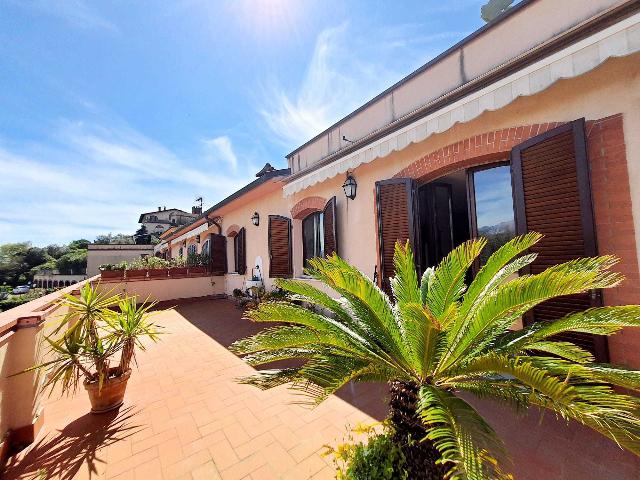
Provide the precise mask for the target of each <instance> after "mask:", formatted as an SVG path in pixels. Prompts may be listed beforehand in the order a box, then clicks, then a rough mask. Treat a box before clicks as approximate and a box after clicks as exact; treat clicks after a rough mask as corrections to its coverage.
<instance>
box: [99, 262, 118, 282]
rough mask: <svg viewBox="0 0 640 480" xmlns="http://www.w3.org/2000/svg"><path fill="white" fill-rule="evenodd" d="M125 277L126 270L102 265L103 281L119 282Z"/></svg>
mask: <svg viewBox="0 0 640 480" xmlns="http://www.w3.org/2000/svg"><path fill="white" fill-rule="evenodd" d="M123 277H124V269H123V268H119V267H116V266H115V265H110V264H105V265H100V278H101V279H103V280H116V279H117V280H119V279H122V278H123Z"/></svg>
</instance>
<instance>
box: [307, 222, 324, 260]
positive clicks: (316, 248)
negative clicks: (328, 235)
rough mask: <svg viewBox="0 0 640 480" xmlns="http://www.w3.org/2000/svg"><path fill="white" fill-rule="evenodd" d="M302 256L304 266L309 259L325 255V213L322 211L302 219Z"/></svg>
mask: <svg viewBox="0 0 640 480" xmlns="http://www.w3.org/2000/svg"><path fill="white" fill-rule="evenodd" d="M302 256H303V261H304V267H305V268H307V267H308V266H309V260H311V259H312V258H315V257H323V256H324V215H323V214H322V212H316V213H312V214H311V215H309V216H307V217H306V218H305V219H304V220H302Z"/></svg>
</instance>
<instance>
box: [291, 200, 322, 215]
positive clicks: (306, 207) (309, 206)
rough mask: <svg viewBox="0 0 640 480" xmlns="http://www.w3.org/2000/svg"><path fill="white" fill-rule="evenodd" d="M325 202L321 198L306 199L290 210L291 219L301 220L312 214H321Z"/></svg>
mask: <svg viewBox="0 0 640 480" xmlns="http://www.w3.org/2000/svg"><path fill="white" fill-rule="evenodd" d="M326 204H327V200H326V199H325V198H322V197H306V198H303V199H302V200H300V201H299V202H298V203H296V204H295V205H294V206H293V208H292V209H291V217H292V218H295V219H297V220H302V219H303V218H304V217H306V216H307V215H309V214H310V213H313V212H321V211H322V210H323V209H324V207H325V205H326Z"/></svg>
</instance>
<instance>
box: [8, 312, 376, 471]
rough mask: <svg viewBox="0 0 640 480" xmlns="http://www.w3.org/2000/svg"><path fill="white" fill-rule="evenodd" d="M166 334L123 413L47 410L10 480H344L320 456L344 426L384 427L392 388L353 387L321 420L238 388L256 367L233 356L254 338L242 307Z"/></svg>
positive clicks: (56, 405) (173, 322)
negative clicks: (237, 346)
mask: <svg viewBox="0 0 640 480" xmlns="http://www.w3.org/2000/svg"><path fill="white" fill-rule="evenodd" d="M156 321H157V322H158V323H160V324H161V325H163V326H164V327H165V328H166V332H167V335H164V336H163V338H162V341H161V342H160V343H158V344H155V345H152V346H151V347H150V348H149V349H148V350H147V352H140V353H139V355H138V362H139V369H138V371H134V374H133V375H132V377H131V380H130V381H129V385H128V389H127V396H126V400H125V404H124V405H123V407H121V408H120V410H119V411H118V412H114V413H112V414H103V415H92V414H90V413H88V411H89V403H88V399H87V397H86V395H85V392H84V391H79V392H78V394H77V395H76V396H75V397H64V398H55V397H52V398H51V399H49V400H47V401H46V402H45V411H46V413H45V425H44V428H43V431H42V432H41V433H40V436H39V438H38V439H37V440H36V442H35V443H34V444H33V445H32V446H31V447H30V448H28V449H27V450H25V451H23V452H21V454H20V455H18V456H17V457H14V458H13V459H12V460H11V461H10V462H9V466H8V470H7V471H6V472H5V477H4V478H6V479H18V478H20V479H39V478H43V479H44V478H47V479H49V478H52V479H53V478H61V479H76V478H95V479H118V480H125V479H144V480H155V479H174V478H175V479H191V478H193V479H210V480H213V479H225V480H227V479H229V480H231V479H252V480H268V479H271V478H282V479H307V478H314V479H316V478H327V479H328V478H334V470H333V467H332V464H331V461H330V459H328V458H322V457H321V455H320V452H321V451H322V450H323V445H325V444H335V443H336V441H340V440H341V439H342V438H343V436H344V433H345V431H346V428H345V427H346V425H347V424H350V425H352V426H353V425H355V424H357V423H359V422H362V421H365V422H367V421H373V420H374V418H376V419H380V418H382V417H384V414H385V410H384V406H383V404H382V402H381V399H382V398H383V397H384V394H383V391H382V387H378V386H373V387H372V386H367V387H360V386H358V387H357V389H356V387H353V388H351V387H347V388H346V389H344V390H345V393H344V394H342V398H339V397H332V398H330V399H329V400H327V401H326V402H325V403H324V404H322V405H321V406H319V407H318V408H316V409H314V410H310V409H308V408H306V407H301V406H299V405H295V404H292V401H294V400H295V397H294V396H293V395H292V394H291V393H290V392H289V391H287V390H286V389H284V388H279V389H276V390H272V391H267V392H263V391H260V390H258V389H256V388H254V387H250V386H246V385H239V384H237V383H236V382H235V381H234V380H235V379H236V378H237V377H239V376H242V375H246V374H249V373H251V372H252V368H251V367H249V366H247V365H246V364H244V363H243V362H242V361H241V360H240V359H239V358H237V357H236V356H235V355H233V354H232V353H230V352H229V351H228V350H227V348H226V347H227V346H228V345H229V344H230V343H231V342H233V341H234V340H236V339H237V338H241V337H243V336H246V335H248V334H250V333H252V332H255V331H256V325H254V324H252V323H250V322H248V321H246V320H242V319H241V314H240V312H239V311H238V310H237V309H236V308H235V306H234V304H233V303H231V302H229V301H226V300H209V301H202V302H198V303H192V304H185V305H182V306H180V307H178V308H176V309H175V310H167V311H163V312H161V313H159V314H158V316H157V317H156Z"/></svg>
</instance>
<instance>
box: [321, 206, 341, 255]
mask: <svg viewBox="0 0 640 480" xmlns="http://www.w3.org/2000/svg"><path fill="white" fill-rule="evenodd" d="M323 213H324V222H323V227H324V254H325V256H327V255H332V254H333V253H338V231H337V228H338V227H337V225H336V197H331V198H330V199H329V201H328V202H327V204H326V205H325V206H324V211H323Z"/></svg>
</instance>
